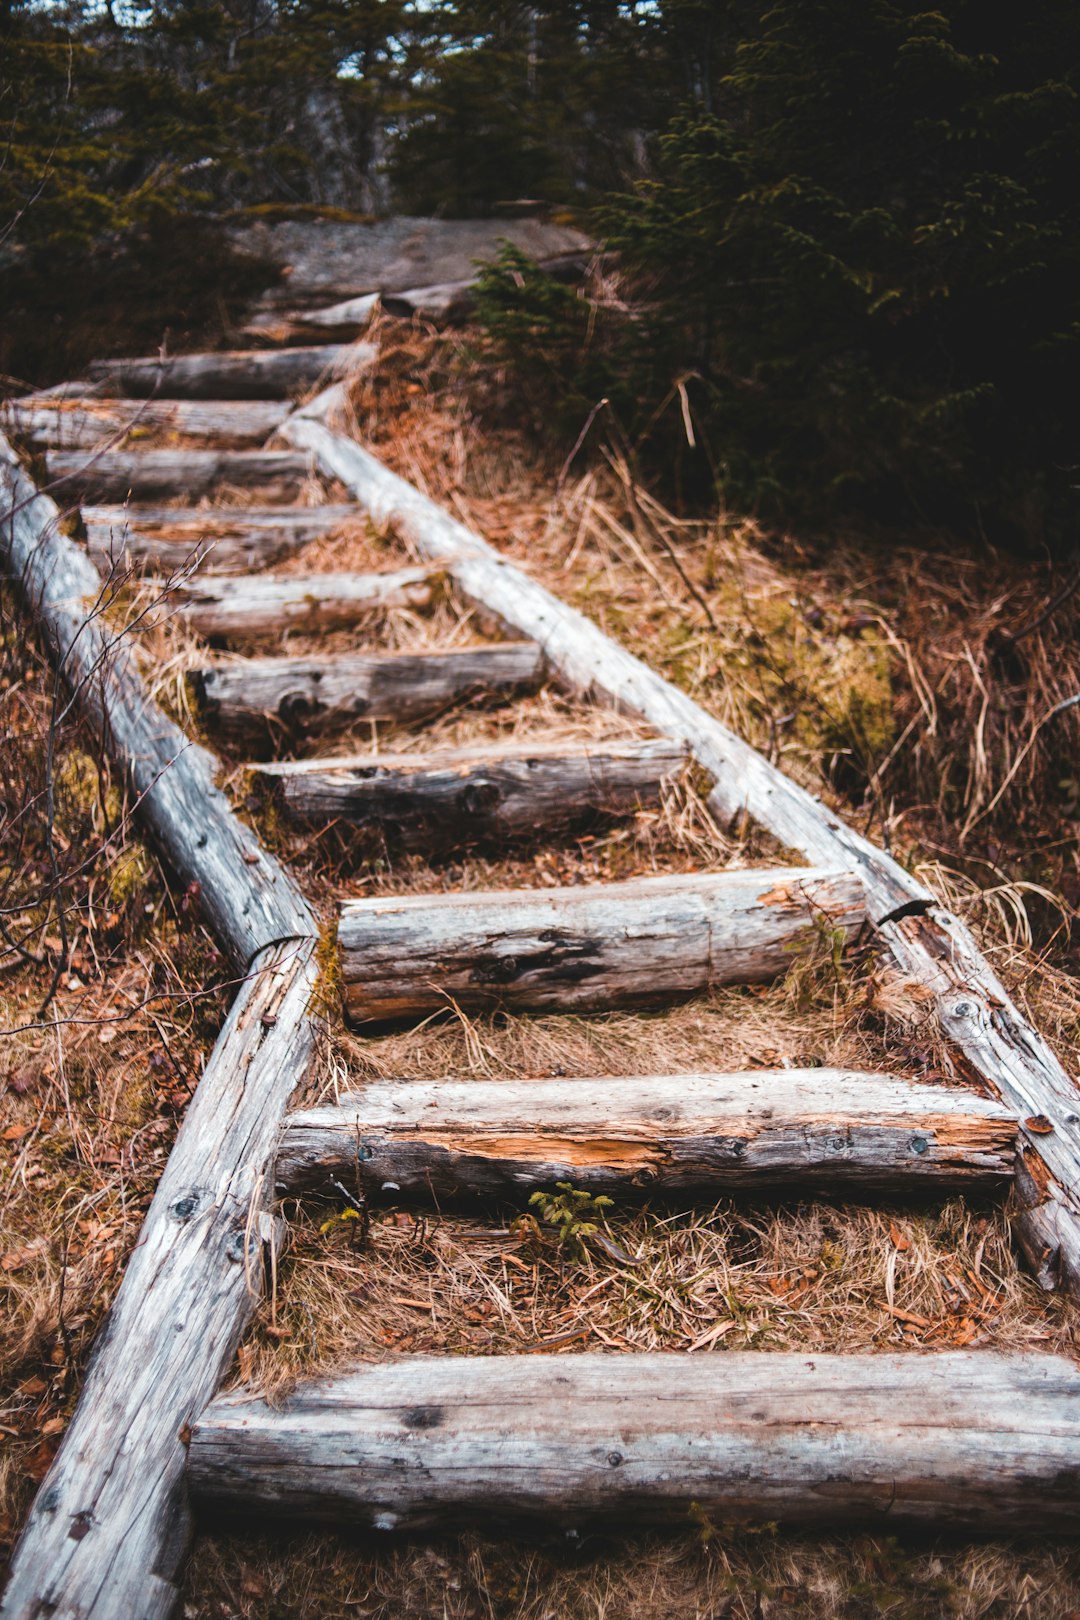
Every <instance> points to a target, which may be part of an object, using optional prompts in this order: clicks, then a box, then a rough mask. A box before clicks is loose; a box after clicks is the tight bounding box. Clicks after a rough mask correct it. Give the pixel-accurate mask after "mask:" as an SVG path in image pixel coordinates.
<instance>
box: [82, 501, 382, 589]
mask: <svg viewBox="0 0 1080 1620" xmlns="http://www.w3.org/2000/svg"><path fill="white" fill-rule="evenodd" d="M82 520H83V526H84V528H85V529H86V546H87V550H88V551H89V553H90V556H91V557H92V559H93V561H94V562H95V564H96V565H97V566H98V568H99V569H101V570H102V571H103V572H104V571H108V570H109V569H111V568H121V567H128V566H130V567H134V568H143V567H146V568H157V569H162V568H164V569H165V570H167V571H171V570H172V569H173V568H178V567H181V566H182V565H183V564H184V563H185V562H186V561H187V559H188V558H189V557H190V556H191V555H192V553H193V552H200V553H205V557H206V562H205V568H206V571H207V572H208V573H214V574H241V573H242V574H246V573H250V572H251V571H252V569H258V568H265V567H269V566H270V564H272V563H275V562H280V561H281V560H282V558H283V557H287V556H289V554H290V553H291V552H294V551H299V550H300V548H301V547H302V546H306V545H307V544H308V542H309V541H311V540H321V539H323V538H325V537H326V536H327V535H329V534H334V533H336V532H337V531H338V530H339V529H343V528H345V527H346V526H347V525H348V524H350V523H352V524H355V523H363V522H364V518H363V515H362V514H361V513H359V512H358V511H357V509H356V507H354V506H249V507H230V506H219V507H214V508H207V509H206V510H205V511H201V512H189V511H186V510H185V509H183V508H182V507H167V506H161V507H153V506H143V507H138V506H131V507H128V506H84V507H83V509H82Z"/></svg>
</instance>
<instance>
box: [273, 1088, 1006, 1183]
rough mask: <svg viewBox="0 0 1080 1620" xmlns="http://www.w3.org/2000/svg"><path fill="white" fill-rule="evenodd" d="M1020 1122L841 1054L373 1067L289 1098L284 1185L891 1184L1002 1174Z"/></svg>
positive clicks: (989, 1179) (988, 1104) (966, 1097)
mask: <svg viewBox="0 0 1080 1620" xmlns="http://www.w3.org/2000/svg"><path fill="white" fill-rule="evenodd" d="M1015 1149H1016V1120H1015V1119H1014V1118H1013V1117H1012V1116H1011V1115H1010V1114H1009V1112H1008V1110H1007V1109H1005V1108H1003V1107H1002V1106H1001V1104H1000V1103H998V1102H993V1101H990V1100H989V1099H987V1098H983V1097H976V1096H974V1095H973V1094H972V1093H971V1092H969V1091H966V1090H962V1089H960V1088H958V1087H947V1086H928V1085H920V1084H917V1083H916V1082H914V1081H907V1080H900V1079H895V1078H893V1077H891V1076H889V1075H884V1074H859V1073H852V1072H850V1071H846V1070H842V1069H780V1070H767V1069H764V1070H755V1071H754V1072H752V1073H748V1074H662V1075H647V1076H638V1075H628V1076H622V1077H612V1076H610V1075H608V1076H605V1077H604V1078H602V1079H595V1080H467V1081H458V1080H422V1081H419V1080H418V1081H407V1080H394V1081H392V1082H389V1083H379V1082H373V1083H371V1084H369V1085H365V1086H363V1087H362V1088H361V1089H360V1090H358V1091H355V1092H351V1093H349V1094H348V1095H347V1096H344V1097H342V1098H341V1100H340V1102H339V1103H338V1105H337V1106H336V1107H330V1106H327V1107H323V1108H310V1109H306V1110H304V1111H303V1112H302V1113H296V1114H291V1115H290V1116H289V1119H288V1121H287V1125H286V1130H285V1136H284V1139H283V1142H282V1146H281V1151H280V1152H279V1154H278V1161H277V1185H278V1191H279V1192H281V1193H297V1192H315V1193H320V1192H322V1193H325V1192H327V1191H329V1190H331V1187H332V1179H331V1178H334V1179H336V1180H338V1181H343V1182H345V1184H346V1185H348V1186H350V1187H351V1186H354V1185H355V1186H356V1187H357V1188H358V1189H359V1190H360V1191H362V1192H364V1193H365V1194H367V1195H377V1194H378V1193H379V1191H380V1190H381V1189H382V1188H383V1187H384V1186H386V1185H389V1187H390V1188H391V1189H392V1196H393V1197H395V1198H397V1197H404V1198H422V1199H425V1200H430V1199H432V1198H434V1199H435V1200H436V1201H437V1202H438V1204H439V1206H440V1207H443V1206H445V1205H446V1204H447V1203H448V1202H451V1201H454V1200H461V1201H466V1202H467V1201H470V1200H475V1199H487V1198H504V1199H509V1200H511V1201H513V1202H520V1201H521V1200H522V1199H523V1198H526V1197H527V1196H528V1194H529V1193H531V1192H533V1191H535V1190H536V1189H538V1188H543V1189H546V1190H553V1189H554V1187H555V1185H556V1183H557V1182H560V1181H570V1182H573V1184H574V1186H575V1187H582V1188H584V1189H585V1190H586V1191H588V1192H590V1193H592V1194H594V1195H595V1194H598V1193H605V1194H607V1195H608V1196H610V1197H614V1198H616V1199H619V1200H621V1201H625V1200H627V1199H634V1198H637V1197H641V1196H642V1195H643V1194H644V1195H647V1196H650V1197H652V1196H655V1195H656V1194H657V1193H659V1194H661V1195H665V1196H679V1197H681V1196H683V1195H691V1194H705V1195H707V1196H712V1197H716V1196H718V1195H720V1194H721V1193H728V1192H736V1191H739V1192H755V1191H757V1190H758V1189H760V1188H763V1187H776V1186H781V1187H796V1188H798V1189H799V1190H800V1191H804V1192H806V1191H808V1192H813V1191H815V1190H816V1191H826V1192H828V1193H832V1192H834V1191H836V1192H840V1191H843V1192H847V1193H849V1194H859V1193H864V1192H868V1191H870V1192H875V1193H877V1192H891V1193H894V1194H909V1195H910V1194H911V1193H913V1192H916V1191H921V1192H924V1193H925V1192H926V1191H928V1190H930V1189H934V1190H937V1189H939V1188H943V1187H944V1188H952V1187H971V1186H978V1185H986V1184H990V1185H993V1184H995V1183H1000V1182H1002V1181H1003V1180H1005V1179H1006V1178H1007V1177H1010V1176H1011V1175H1012V1171H1013V1160H1014V1158H1015Z"/></svg>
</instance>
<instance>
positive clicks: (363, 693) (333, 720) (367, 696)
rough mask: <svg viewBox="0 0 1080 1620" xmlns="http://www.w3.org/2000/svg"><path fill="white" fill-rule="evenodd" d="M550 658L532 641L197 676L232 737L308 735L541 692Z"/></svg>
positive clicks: (249, 666)
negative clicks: (541, 684)
mask: <svg viewBox="0 0 1080 1620" xmlns="http://www.w3.org/2000/svg"><path fill="white" fill-rule="evenodd" d="M543 673H544V656H543V653H542V652H541V651H540V648H539V647H538V646H537V645H536V643H535V642H533V641H505V642H499V643H497V644H496V645H494V646H490V647H463V648H461V649H460V650H454V651H452V652H424V653H388V654H384V655H382V656H364V657H345V658H246V659H243V660H237V661H236V662H235V663H229V664H217V665H212V666H210V667H208V668H206V669H201V670H197V671H195V672H194V674H193V676H192V681H193V685H194V689H195V693H196V696H197V699H198V702H199V704H200V706H201V708H202V710H203V713H204V714H205V715H206V718H207V719H208V720H210V721H212V722H213V723H214V724H215V725H216V726H218V727H219V728H220V729H221V730H222V731H223V732H225V733H226V734H227V735H239V736H251V735H252V733H254V734H256V735H258V734H264V733H265V732H267V731H268V730H269V731H270V732H274V731H279V732H284V733H286V734H287V735H302V734H303V733H305V732H308V731H314V730H320V729H324V728H326V727H329V726H341V725H348V724H349V723H351V722H352V721H354V720H393V721H399V722H404V721H408V720H417V719H420V718H422V717H426V716H430V715H433V714H438V713H439V712H440V711H441V710H443V709H447V708H450V707H451V706H452V705H454V704H457V703H465V702H469V701H475V700H478V699H482V698H488V699H505V698H508V697H510V696H511V695H512V694H515V693H519V692H528V691H535V689H536V688H537V687H538V686H539V684H540V682H541V680H542V678H543Z"/></svg>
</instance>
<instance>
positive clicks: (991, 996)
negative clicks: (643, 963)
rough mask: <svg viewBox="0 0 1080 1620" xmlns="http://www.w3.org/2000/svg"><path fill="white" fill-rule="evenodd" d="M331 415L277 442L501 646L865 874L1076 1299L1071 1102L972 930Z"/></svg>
mask: <svg viewBox="0 0 1080 1620" xmlns="http://www.w3.org/2000/svg"><path fill="white" fill-rule="evenodd" d="M336 401H337V396H335V394H334V391H333V390H328V391H327V392H326V393H325V394H324V395H323V396H321V397H320V398H319V399H318V400H313V401H312V402H311V406H310V407H308V408H306V409H305V410H304V411H302V412H297V413H294V415H293V416H292V417H290V418H289V420H288V421H287V422H286V424H285V426H284V427H283V429H282V433H283V434H284V435H285V437H286V438H287V439H288V440H289V442H290V443H293V444H297V445H300V446H301V447H303V448H304V449H309V450H314V451H316V453H317V454H318V457H319V461H320V465H321V466H322V469H323V471H324V472H325V473H327V474H329V475H330V476H332V477H335V478H340V479H341V480H342V482H343V483H344V484H345V485H346V486H347V487H348V488H349V489H351V490H352V492H353V494H354V495H355V496H356V497H357V499H358V500H359V501H360V502H361V503H362V504H363V506H364V507H365V509H366V510H367V511H368V512H369V513H370V514H371V515H372V517H373V519H374V520H375V521H376V522H377V523H383V524H385V523H391V522H392V523H393V524H394V525H395V527H396V529H397V531H398V532H399V533H400V534H401V535H403V536H404V537H405V538H406V539H409V540H411V541H412V542H413V544H414V545H415V546H416V548H417V550H418V551H419V553H420V555H422V556H424V557H427V558H429V559H431V560H432V561H439V560H442V561H443V562H445V564H446V567H447V571H448V573H449V574H450V575H451V577H452V578H453V579H454V581H455V583H456V584H457V586H458V587H459V589H461V590H462V591H463V592H464V594H465V595H466V596H469V597H471V598H472V599H473V600H474V601H475V602H477V603H478V604H479V605H480V606H482V607H483V608H484V609H485V611H487V612H488V613H493V614H495V615H497V616H498V617H499V618H500V619H501V620H502V622H503V623H504V625H505V626H506V627H507V628H508V630H509V631H510V633H513V632H514V631H515V630H519V631H520V630H522V629H523V628H524V627H526V626H527V627H528V629H527V633H528V634H529V635H532V636H535V637H536V638H537V640H538V641H539V642H540V644H541V645H542V647H543V648H544V653H545V656H546V657H547V659H548V662H549V664H550V666H551V668H552V670H554V671H555V672H557V674H558V675H559V677H560V679H561V680H562V681H564V682H565V684H566V685H567V686H568V687H569V688H570V689H571V690H573V691H577V692H581V693H586V694H588V695H589V696H590V697H592V698H594V699H598V700H601V701H605V702H608V703H611V704H614V705H615V706H616V707H617V708H619V709H621V710H622V711H623V712H626V713H630V714H634V715H637V716H639V717H640V718H641V719H643V720H646V721H647V722H648V723H649V724H650V725H652V726H654V727H655V728H656V730H657V731H659V732H660V733H661V734H662V735H663V736H666V737H673V738H677V739H679V740H681V741H684V742H685V743H686V744H687V745H688V747H689V748H690V749H691V751H692V753H693V755H694V758H695V759H696V760H697V762H698V763H699V764H700V765H701V766H702V767H703V768H704V769H705V770H706V771H708V772H709V774H710V775H711V776H712V778H713V782H714V786H713V789H712V793H711V795H710V798H709V803H710V806H711V808H712V809H713V811H714V813H715V814H716V815H717V816H718V817H719V818H721V819H722V820H723V821H733V820H735V819H736V818H737V817H739V816H740V815H742V814H744V813H749V814H750V815H751V816H752V817H753V818H754V819H755V820H756V821H757V822H758V823H759V825H761V826H762V827H764V828H765V829H766V830H767V831H768V832H770V833H771V834H772V835H773V836H774V837H775V838H777V839H778V840H779V842H780V843H781V844H783V845H784V846H785V847H786V848H788V849H791V850H795V851H797V852H798V853H799V854H800V855H801V856H803V858H804V859H805V860H808V861H811V862H813V863H814V864H815V865H823V866H831V867H834V868H841V867H849V868H850V869H851V870H853V871H857V872H858V873H859V874H860V875H861V877H862V880H863V883H864V885H865V888H866V895H867V904H868V908H869V915H870V919H871V922H872V923H873V925H874V927H875V928H876V931H877V936H878V938H879V939H880V940H881V942H882V943H883V944H884V945H885V946H886V947H887V949H888V950H889V952H890V953H891V955H892V957H893V960H894V962H895V963H896V965H897V967H898V968H899V970H900V972H901V973H902V974H903V975H904V976H905V977H906V978H908V979H910V980H912V981H914V982H915V983H917V984H920V985H921V986H922V987H923V988H924V989H925V990H926V991H928V992H929V996H930V999H929V1001H928V1002H927V1011H928V1013H930V1014H932V1015H934V1016H935V1017H936V1019H937V1022H938V1025H939V1027H940V1028H941V1030H942V1032H943V1033H944V1034H945V1035H946V1037H947V1038H948V1040H949V1042H950V1043H951V1046H952V1049H953V1051H954V1053H955V1056H956V1062H957V1066H958V1068H959V1069H960V1070H961V1072H963V1073H966V1074H970V1075H974V1076H975V1077H977V1078H978V1079H979V1080H980V1081H981V1082H983V1083H984V1084H986V1085H988V1086H989V1087H990V1089H991V1090H992V1091H993V1092H994V1094H995V1095H997V1096H1000V1097H1001V1098H1002V1100H1003V1101H1004V1102H1005V1103H1006V1104H1007V1106H1008V1107H1010V1108H1012V1109H1014V1110H1015V1111H1016V1113H1017V1115H1018V1117H1019V1119H1020V1121H1021V1127H1020V1128H1021V1134H1022V1136H1023V1138H1024V1143H1025V1146H1024V1153H1023V1168H1024V1172H1025V1173H1024V1175H1023V1176H1021V1177H1020V1178H1019V1179H1018V1184H1017V1185H1018V1192H1019V1195H1020V1202H1021V1206H1022V1207H1021V1208H1020V1211H1019V1213H1018V1215H1017V1217H1016V1221H1015V1227H1016V1232H1017V1235H1018V1237H1019V1239H1020V1241H1021V1243H1022V1244H1023V1246H1024V1248H1025V1250H1026V1252H1027V1254H1028V1256H1029V1258H1030V1260H1031V1262H1032V1265H1033V1266H1034V1269H1035V1272H1036V1275H1037V1276H1038V1277H1039V1278H1040V1280H1041V1281H1042V1283H1043V1285H1044V1286H1046V1287H1051V1286H1057V1285H1062V1286H1065V1287H1067V1288H1068V1289H1069V1291H1070V1292H1071V1293H1072V1294H1073V1295H1074V1296H1075V1297H1077V1298H1080V1087H1078V1086H1077V1083H1076V1081H1075V1080H1074V1079H1073V1078H1072V1077H1071V1076H1070V1075H1069V1074H1067V1073H1066V1071H1065V1070H1064V1068H1063V1067H1062V1065H1061V1063H1060V1062H1059V1060H1058V1059H1057V1057H1056V1056H1055V1055H1054V1053H1053V1052H1052V1051H1051V1049H1050V1047H1049V1046H1048V1045H1047V1043H1046V1041H1044V1040H1043V1039H1042V1038H1041V1036H1040V1035H1039V1034H1038V1033H1037V1032H1036V1031H1035V1030H1034V1029H1033V1028H1032V1026H1031V1024H1030V1023H1029V1022H1028V1020H1027V1019H1026V1018H1025V1017H1024V1015H1023V1014H1022V1013H1021V1011H1020V1010H1019V1008H1018V1007H1017V1006H1016V1004H1015V1002H1014V1001H1013V1000H1012V999H1011V997H1010V996H1009V994H1008V992H1007V991H1006V989H1005V987H1004V985H1003V984H1002V983H1001V981H1000V979H999V978H998V977H997V975H996V974H995V973H994V971H993V969H992V968H991V967H990V965H989V963H988V962H987V961H986V959H985V957H984V956H983V955H982V952H981V951H980V950H979V948H978V946H977V944H976V942H975V940H974V938H973V937H972V935H971V932H970V930H969V929H968V928H967V927H966V926H965V925H964V923H963V922H961V921H960V919H959V918H957V917H955V916H953V915H952V914H951V913H950V912H948V911H947V910H946V909H945V908H944V907H942V906H941V905H939V904H938V902H937V900H936V899H935V897H934V896H933V895H932V894H931V892H930V891H929V889H927V888H926V887H925V886H924V885H923V884H922V883H920V882H919V881H918V879H917V878H914V877H912V875H911V874H910V873H909V872H907V871H905V870H904V868H903V867H902V866H901V865H900V864H899V862H898V861H896V860H895V859H893V857H892V856H890V855H888V854H886V852H885V851H884V850H882V849H879V848H878V847H877V846H876V845H875V844H873V843H871V841H870V840H869V839H868V838H865V837H864V836H863V835H862V834H860V833H858V832H856V831H855V830H854V829H853V828H851V827H849V826H847V825H846V824H845V823H844V822H843V821H842V820H841V819H840V817H839V816H838V815H837V814H836V813H835V812H833V811H831V810H829V809H827V808H826V806H825V805H823V804H822V803H821V801H820V800H819V799H817V798H815V797H814V796H813V795H812V794H810V793H808V792H807V791H806V790H805V789H804V788H801V787H799V786H798V784H797V783H795V782H793V781H791V780H790V778H789V777H787V776H785V775H784V773H783V772H782V771H781V770H779V769H778V768H777V767H776V766H775V765H772V764H770V763H769V761H768V760H766V759H765V758H764V757H763V755H761V754H759V753H758V752H757V750H756V749H754V748H752V747H751V746H750V744H749V743H747V742H744V741H743V739H742V738H741V737H737V736H736V735H735V733H734V732H732V731H730V730H728V728H727V727H726V726H724V725H722V724H721V722H720V721H719V720H717V719H716V718H715V717H714V716H713V715H711V714H708V713H707V712H706V711H705V710H704V709H703V708H702V707H701V706H700V704H697V703H695V702H694V701H693V700H692V699H691V698H690V697H688V696H687V695H686V694H685V693H684V692H680V691H679V690H678V688H676V687H675V686H673V685H672V684H671V683H670V682H669V681H666V680H665V679H664V678H663V677H662V676H661V675H658V674H657V673H656V672H655V671H654V670H651V669H649V668H648V666H647V665H646V664H644V663H642V661H641V660H640V659H638V658H635V657H634V656H633V654H631V653H629V652H627V651H626V650H625V649H624V648H622V647H620V646H618V645H617V644H616V643H615V642H613V641H612V640H611V639H610V637H608V636H606V635H605V634H604V633H603V631H602V630H600V629H599V628H598V626H596V625H595V624H593V623H592V622H591V621H590V620H588V619H587V618H585V616H584V615H583V614H581V613H579V612H578V611H577V610H576V609H575V608H572V607H570V606H568V605H567V604H566V603H565V602H561V601H560V600H559V599H558V597H556V596H554V595H552V593H551V592H550V591H548V590H545V588H544V587H543V586H542V585H539V584H538V583H537V582H536V581H535V580H533V579H530V578H529V576H528V575H527V574H526V573H524V572H523V570H522V569H520V568H518V567H515V566H514V565H513V564H512V563H508V562H507V560H506V558H505V557H503V556H500V555H499V553H497V552H496V551H495V550H494V549H493V548H492V547H491V546H489V545H487V543H486V542H485V541H483V540H482V539H481V538H480V536H479V535H477V534H475V533H474V532H473V531H472V530H470V529H468V528H466V527H465V526H464V525H463V524H461V523H458V522H457V521H456V520H455V519H453V518H451V517H450V516H449V514H448V513H446V512H444V511H442V510H441V509H440V508H439V507H438V506H436V505H435V503H434V502H433V501H431V500H429V499H428V497H427V496H425V495H422V494H421V493H420V491H419V490H417V489H414V488H413V487H412V486H411V485H410V484H408V483H406V481H405V480H404V479H402V478H399V477H398V476H397V474H396V473H393V472H391V471H390V469H389V468H387V467H384V466H383V465H382V463H381V462H380V461H379V460H378V459H377V458H376V457H375V456H373V455H372V454H371V453H370V452H369V451H367V450H364V449H363V448H362V447H361V446H360V445H358V444H357V443H355V441H354V440H351V439H348V438H346V437H345V436H344V435H343V434H340V433H335V432H333V431H332V430H331V429H330V428H328V427H327V426H326V424H325V421H324V420H323V418H324V417H325V416H326V414H327V413H328V412H329V411H331V410H333V409H334V408H335V406H336ZM1029 1119H1030V1120H1032V1121H1034V1122H1035V1123H1034V1124H1033V1125H1031V1126H1029V1125H1028V1124H1027V1121H1028V1120H1029ZM1048 1127H1049V1128H1048Z"/></svg>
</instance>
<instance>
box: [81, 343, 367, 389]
mask: <svg viewBox="0 0 1080 1620" xmlns="http://www.w3.org/2000/svg"><path fill="white" fill-rule="evenodd" d="M375 357H376V350H375V349H374V347H373V346H372V345H371V344H370V343H353V344H339V343H325V344H318V345H316V346H315V347H312V348H295V349H226V350H221V351H219V352H217V353H214V354H176V355H169V356H167V357H166V358H165V359H164V360H162V359H160V358H159V357H158V356H157V355H149V356H146V357H145V358H142V359H138V360H97V361H95V362H94V363H93V364H92V365H91V366H90V367H89V368H88V375H89V376H90V378H91V380H92V381H93V382H95V383H97V384H98V385H99V387H100V391H101V393H102V394H103V395H106V396H107V395H110V394H111V395H113V396H120V397H123V396H125V395H127V396H129V397H131V398H135V399H138V398H143V397H145V396H147V395H154V396H155V397H157V398H160V399H291V398H293V397H294V396H295V395H297V394H300V393H303V392H304V391H305V390H306V389H308V388H313V387H314V386H315V384H316V383H318V382H319V380H320V379H321V378H323V377H326V376H330V375H339V376H340V375H342V374H344V373H345V372H351V371H358V370H362V369H363V368H364V367H365V366H370V365H371V364H372V363H373V361H374V360H375Z"/></svg>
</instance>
